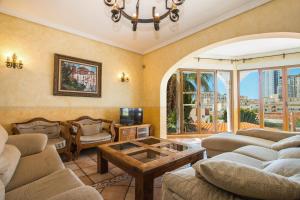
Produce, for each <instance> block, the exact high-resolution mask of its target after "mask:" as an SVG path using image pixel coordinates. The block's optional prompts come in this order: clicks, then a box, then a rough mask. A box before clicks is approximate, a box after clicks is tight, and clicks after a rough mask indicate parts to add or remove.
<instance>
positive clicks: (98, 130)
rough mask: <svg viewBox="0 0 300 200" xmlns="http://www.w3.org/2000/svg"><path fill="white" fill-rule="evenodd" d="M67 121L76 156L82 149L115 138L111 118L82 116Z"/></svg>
mask: <svg viewBox="0 0 300 200" xmlns="http://www.w3.org/2000/svg"><path fill="white" fill-rule="evenodd" d="M68 123H69V124H70V127H71V129H70V132H71V134H72V136H73V137H72V139H73V140H72V141H73V144H74V145H75V147H76V157H78V156H79V154H80V151H81V150H82V149H87V148H92V147H96V146H98V145H100V144H105V143H110V142H113V141H114V140H115V135H116V133H115V129H114V123H113V121H111V120H106V119H94V118H91V117H89V116H83V117H79V118H78V119H75V120H71V121H68Z"/></svg>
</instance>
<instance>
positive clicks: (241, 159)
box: [193, 152, 264, 169]
mask: <svg viewBox="0 0 300 200" xmlns="http://www.w3.org/2000/svg"><path fill="white" fill-rule="evenodd" d="M209 160H216V161H217V160H228V161H232V162H237V163H241V164H245V165H248V166H251V167H255V168H258V169H263V167H264V162H263V161H261V160H258V159H255V158H251V157H249V156H245V155H242V154H239V153H235V152H229V153H222V154H220V155H217V156H215V157H212V158H210V159H207V160H200V161H198V162H196V163H195V164H194V165H193V167H194V168H195V169H197V168H198V165H199V164H201V163H202V162H206V161H209Z"/></svg>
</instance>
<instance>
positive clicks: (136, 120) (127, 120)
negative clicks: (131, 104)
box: [120, 108, 143, 125]
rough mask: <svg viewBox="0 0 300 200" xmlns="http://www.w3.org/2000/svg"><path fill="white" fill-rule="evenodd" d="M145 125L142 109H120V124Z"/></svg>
mask: <svg viewBox="0 0 300 200" xmlns="http://www.w3.org/2000/svg"><path fill="white" fill-rule="evenodd" d="M142 123H143V109H142V108H120V124H123V125H136V124H142Z"/></svg>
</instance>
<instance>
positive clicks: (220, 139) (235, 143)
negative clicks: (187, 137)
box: [202, 133, 275, 157]
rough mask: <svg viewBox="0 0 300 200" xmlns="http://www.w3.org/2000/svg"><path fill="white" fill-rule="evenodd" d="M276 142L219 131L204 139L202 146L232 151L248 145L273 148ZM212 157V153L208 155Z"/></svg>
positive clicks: (215, 149) (220, 150)
mask: <svg viewBox="0 0 300 200" xmlns="http://www.w3.org/2000/svg"><path fill="white" fill-rule="evenodd" d="M274 143H275V142H273V141H270V140H265V139H261V138H255V137H250V136H244V135H235V134H233V133H219V134H216V135H213V136H210V137H207V138H204V139H203V140H202V146H203V147H205V148H206V149H208V150H213V151H218V152H231V151H234V150H236V149H238V148H240V147H243V146H247V145H255V146H262V147H266V148H271V145H272V144H274ZM208 156H210V157H211V155H208Z"/></svg>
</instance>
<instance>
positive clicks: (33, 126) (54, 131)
mask: <svg viewBox="0 0 300 200" xmlns="http://www.w3.org/2000/svg"><path fill="white" fill-rule="evenodd" d="M16 128H17V129H18V131H19V132H20V133H21V134H25V133H44V134H46V135H47V136H48V138H57V137H59V135H60V130H61V129H60V125H59V123H58V122H45V121H34V122H30V123H24V124H17V125H16Z"/></svg>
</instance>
